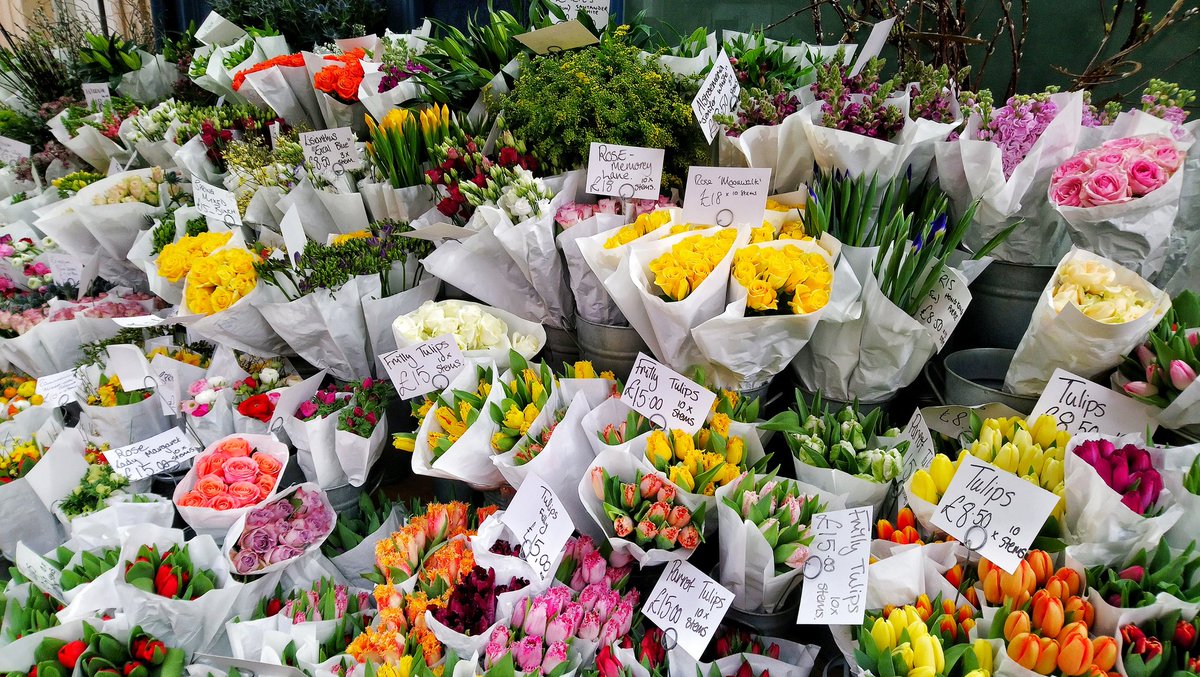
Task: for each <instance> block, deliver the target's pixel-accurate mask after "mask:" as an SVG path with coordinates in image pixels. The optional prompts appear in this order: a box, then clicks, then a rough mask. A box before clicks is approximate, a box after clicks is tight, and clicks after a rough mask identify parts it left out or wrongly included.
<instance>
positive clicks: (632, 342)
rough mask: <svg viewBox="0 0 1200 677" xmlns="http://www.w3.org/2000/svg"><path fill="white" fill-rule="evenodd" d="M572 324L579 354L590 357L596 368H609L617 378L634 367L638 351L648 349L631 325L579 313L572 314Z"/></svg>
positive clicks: (646, 351) (624, 375) (607, 369)
mask: <svg viewBox="0 0 1200 677" xmlns="http://www.w3.org/2000/svg"><path fill="white" fill-rule="evenodd" d="M575 327H576V335H577V337H578V339H579V354H580V357H582V358H583V359H585V360H589V361H591V363H592V366H594V367H595V368H596V371H597V372H601V371H611V372H613V373H614V374H616V376H617V378H620V379H624V378H626V377H627V376H629V372H630V370H632V369H633V363H634V362H636V361H637V355H638V353H647V354H649V352H650V349H649V348H648V347H647V346H646V342H645V341H643V340H642V337H641V335H640V334H638V332H637V330H636V329H634V328H633V327H617V326H614V325H609V324H596V323H594V322H588V321H587V320H585V319H583V318H582V317H579V316H578V315H576V316H575Z"/></svg>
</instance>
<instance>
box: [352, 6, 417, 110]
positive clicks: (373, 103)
mask: <svg viewBox="0 0 1200 677" xmlns="http://www.w3.org/2000/svg"><path fill="white" fill-rule="evenodd" d="M432 30H433V24H432V23H430V22H429V21H425V22H423V23H422V24H421V25H420V26H417V27H416V28H415V29H413V30H412V31H410V32H408V33H393V32H392V31H391V29H388V30H387V31H385V32H384V34H383V35H382V36H380V37H379V38H377V39H376V38H375V36H368V38H369V39H372V40H373V41H374V42H375V43H376V44H375V46H374V47H370V46H367V47H366V49H367V51H368V52H370V53H371V54H373V55H375V57H376V58H378V59H379V70H378V71H377V72H375V73H367V74H365V75H363V81H362V84H360V85H359V91H358V97H359V100H360V101H362V102H363V105H365V106H366V107H367V112H369V113H370V114H371V115H373V116H375V118H376V119H378V118H381V117H382V116H384V115H387V112H388V111H389V110H392V109H395V108H400V107H402V106H405V105H409V104H411V103H412V102H413V101H414V100H416V99H418V98H420V96H421V95H423V94H424V93H425V91H426V90H425V88H424V86H422V85H421V83H420V81H419V80H420V76H421V75H423V74H427V73H429V72H430V68H429V66H428V65H426V64H424V63H420V62H419V59H420V57H421V56H422V55H423V54H424V52H425V51H426V50H427V48H428V45H429V43H428V41H427V39H428V38H429V35H430V33H431V32H432ZM343 44H344V43H343Z"/></svg>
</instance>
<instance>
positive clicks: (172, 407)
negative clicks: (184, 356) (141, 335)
mask: <svg viewBox="0 0 1200 677" xmlns="http://www.w3.org/2000/svg"><path fill="white" fill-rule="evenodd" d="M107 350H108V366H109V368H111V369H112V370H113V372H114V373H116V375H117V378H119V379H121V389H122V390H124V391H125V392H129V391H131V390H141V389H142V388H154V392H155V393H157V394H158V404H159V406H160V407H162V412H163V415H164V416H174V415H175V414H176V412H178V411H179V384H178V383H176V382H175V376H174V371H175V368H174V367H173V366H171V365H169V364H165V363H164V362H163V360H166V362H174V360H172V359H171V358H169V357H166V356H165V355H156V356H155V358H154V359H155V361H156V364H151V363H150V362H148V361H146V355H145V354H143V353H142V349H141V348H139V347H137V346H134V345H129V344H122V345H115V346H108V348H107ZM164 371H165V372H166V373H165V374H164ZM164 377H165V378H164Z"/></svg>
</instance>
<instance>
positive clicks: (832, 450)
mask: <svg viewBox="0 0 1200 677" xmlns="http://www.w3.org/2000/svg"><path fill="white" fill-rule="evenodd" d="M882 414H883V412H882V410H881V409H874V410H872V411H871V412H870V413H869V414H868V413H863V412H862V411H860V410H859V408H858V404H857V403H850V404H846V405H843V406H842V407H840V408H836V407H831V406H830V405H829V403H828V402H827V401H822V399H821V396H820V393H818V394H817V395H815V396H814V397H813V398H812V403H811V404H809V403H808V402H806V401H805V396H804V394H803V393H802V392H800V391H799V390H797V391H796V404H795V407H794V408H793V409H788V410H787V411H783V412H780V413H779V414H776V415H775V416H774V417H773V418H772V419H771V420H769V421H767V422H766V423H764V424H762V425H761V426H760V428H761V429H763V430H775V431H778V432H781V433H783V435H784V441H785V442H787V445H788V449H790V450H791V452H792V457H793V460H794V461H795V467H796V477H797V478H798V479H799V480H800V481H801V482H806V483H808V484H811V485H813V486H815V487H818V488H820V489H823V490H825V491H828V492H830V493H831V494H841V495H844V496H845V497H846V503H847V504H848V505H850V506H852V507H853V506H859V505H871V506H874V507H875V509H876V510H877V511H878V510H879V509H880V508H881V507H882V505H883V502H884V501H885V500H886V499H887V496H888V492H889V490H890V488H891V483H892V482H893V481H895V480H897V479H898V478H899V477H901V474H902V471H903V468H904V455H905V453H906V452H907V451H908V446H909V443H908V441H898V440H895V438H896V437H897V436H898V435H899V431H898V430H895V429H888V430H886V431H885V430H881V428H882V427H883V425H882Z"/></svg>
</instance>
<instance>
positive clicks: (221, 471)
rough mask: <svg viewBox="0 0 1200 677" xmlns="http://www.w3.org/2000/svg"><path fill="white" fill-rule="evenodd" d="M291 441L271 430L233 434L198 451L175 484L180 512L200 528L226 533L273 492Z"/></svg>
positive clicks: (174, 497)
mask: <svg viewBox="0 0 1200 677" xmlns="http://www.w3.org/2000/svg"><path fill="white" fill-rule="evenodd" d="M287 462H288V453H287V445H285V444H283V443H281V442H279V441H278V440H276V439H274V438H273V437H271V436H269V435H250V434H239V435H231V436H229V437H226V438H224V439H222V440H218V441H216V442H214V443H213V444H210V445H209V446H208V447H207V448H205V449H204V451H202V452H201V453H200V454H199V455H197V456H196V458H195V461H194V463H193V465H192V468H191V470H189V471H188V473H187V475H185V476H184V477H183V479H182V480H180V482H179V484H178V485H176V487H175V492H174V495H173V499H174V501H175V506H176V508H177V509H178V510H179V514H180V516H182V517H183V519H184V520H185V521H186V522H187V523H188V524H189V525H190V526H191V527H192V528H193V529H195V530H196V531H197V533H202V534H207V535H210V536H215V537H222V536H224V535H225V533H226V532H227V531H228V530H229V528H230V527H231V526H232V525H233V524H234V523H235V522H236V521H237V520H238V518H239V517H241V516H242V515H245V514H247V513H248V512H250V511H251V510H252V509H253V508H254V507H255V506H258V505H260V504H262V503H263V502H264V501H266V500H267V499H269V498H270V497H272V496H274V495H275V493H276V492H277V491H278V489H279V481H280V478H281V476H282V474H283V469H284V468H285V467H286V465H287Z"/></svg>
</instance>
